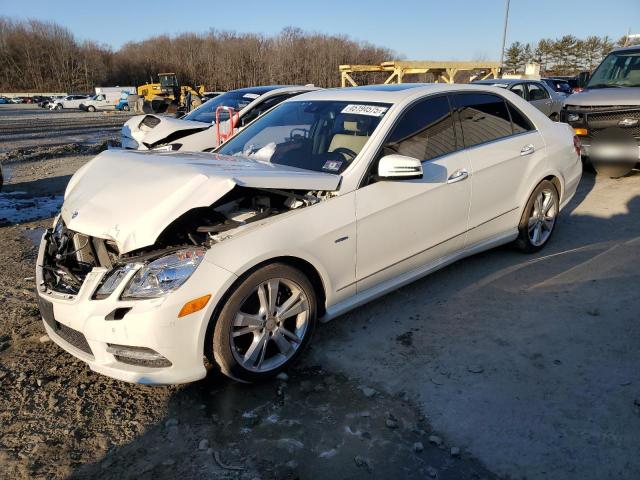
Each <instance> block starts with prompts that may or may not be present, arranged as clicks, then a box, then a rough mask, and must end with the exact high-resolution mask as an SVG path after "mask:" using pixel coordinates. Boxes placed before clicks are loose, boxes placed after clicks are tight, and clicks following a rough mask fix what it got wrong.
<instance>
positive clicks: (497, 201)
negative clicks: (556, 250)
mask: <svg viewBox="0 0 640 480" xmlns="http://www.w3.org/2000/svg"><path fill="white" fill-rule="evenodd" d="M579 150H580V148H579V143H577V140H576V137H574V135H573V132H572V131H571V129H570V128H569V126H568V125H566V124H561V123H554V122H551V121H550V120H549V119H548V118H547V117H546V116H545V115H544V114H542V113H541V112H540V111H539V110H537V109H536V108H534V107H533V106H531V105H530V104H529V103H527V102H526V101H525V100H523V99H522V98H520V97H518V96H517V95H515V94H513V93H511V92H509V91H507V90H504V89H498V88H492V87H488V86H476V85H447V84H431V85H420V84H405V85H382V86H378V85H376V86H369V87H356V88H346V89H333V90H321V91H316V92H310V93H307V94H305V95H301V96H299V97H296V98H292V99H289V100H287V101H285V102H283V103H282V104H281V105H279V106H277V107H276V108H274V109H273V110H271V111H270V112H268V113H266V114H265V115H263V116H262V117H260V118H258V119H257V120H255V121H254V122H253V123H251V125H249V126H248V127H246V128H245V129H244V130H242V131H241V132H239V133H237V134H236V135H235V136H234V137H233V138H231V139H230V140H228V141H227V142H226V143H224V144H223V145H222V146H221V147H220V148H218V149H217V150H216V151H215V153H193V152H187V153H158V152H136V151H129V152H128V151H124V150H108V151H105V152H103V153H101V154H100V155H98V156H97V157H96V158H94V159H93V160H92V161H91V162H89V163H87V164H86V165H84V166H83V167H82V168H81V169H80V170H78V172H77V173H76V174H75V175H74V176H73V178H72V179H71V181H70V183H69V185H68V188H67V191H66V194H65V200H64V204H63V206H62V211H61V214H60V216H59V217H58V218H56V220H55V222H54V225H53V227H52V228H51V229H49V230H47V231H46V233H45V234H44V236H43V239H42V242H41V245H40V249H39V253H38V260H37V269H36V281H37V285H38V289H37V290H38V301H39V307H40V311H41V312H42V317H43V319H44V323H45V329H46V331H47V333H48V334H49V336H50V337H51V338H52V339H53V341H54V342H56V343H57V344H58V345H59V346H61V347H62V348H64V349H65V350H67V351H68V352H69V353H71V354H72V355H75V356H76V357H78V358H80V359H82V360H83V361H85V362H86V363H87V364H89V366H90V367H91V368H92V369H93V370H95V371H96V372H99V373H102V374H105V375H109V376H111V377H114V378H117V379H121V380H126V381H131V382H140V383H148V384H166V383H182V382H190V381H194V380H198V379H201V378H203V377H204V376H205V375H206V368H205V362H204V361H203V358H205V357H207V358H208V360H209V362H211V364H212V365H217V366H218V367H219V368H220V369H221V371H222V372H224V373H225V374H227V375H229V376H230V377H232V378H235V379H239V380H242V381H249V382H250V381H257V380H261V379H265V378H269V377H272V376H274V375H276V374H277V373H278V372H280V371H281V370H283V369H284V368H286V367H287V366H288V365H290V364H291V363H292V362H293V361H295V360H296V358H298V357H299V356H300V354H301V353H302V352H303V351H304V349H305V347H306V346H307V345H308V344H309V342H310V340H311V336H312V333H313V331H314V329H315V327H316V323H317V322H318V321H323V322H324V321H328V320H330V319H333V318H335V317H337V316H339V315H341V314H343V313H345V312H347V311H349V310H351V309H353V308H356V307H358V306H359V305H362V304H364V303H366V302H368V301H370V300H372V299H374V298H377V297H379V296H381V295H384V294H385V293H387V292H390V291H392V290H394V289H396V288H399V287H401V286H403V285H405V284H407V283H409V282H411V281H413V280H415V279H417V278H420V277H422V276H424V275H426V274H428V273H430V272H433V271H435V270H437V269H439V268H441V267H443V266H444V265H447V264H449V263H452V262H454V261H456V260H459V259H461V258H463V257H466V256H469V255H472V254H474V253H477V252H480V251H483V250H486V249H489V248H492V247H495V246H498V245H501V244H505V243H509V242H513V243H514V244H515V246H516V247H517V248H519V249H520V250H522V251H524V252H535V251H538V250H540V249H541V248H543V247H544V246H545V245H546V244H547V243H548V241H549V239H550V237H551V235H552V233H553V231H554V227H555V225H556V221H557V218H558V214H559V212H560V210H561V209H562V208H563V207H564V206H565V205H566V204H567V202H569V200H570V199H571V198H572V196H573V195H574V193H575V191H576V188H577V186H578V182H579V180H580V176H581V172H582V164H581V162H580V151H579ZM114 165H115V166H116V167H114Z"/></svg>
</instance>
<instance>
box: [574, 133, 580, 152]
mask: <svg viewBox="0 0 640 480" xmlns="http://www.w3.org/2000/svg"><path fill="white" fill-rule="evenodd" d="M573 148H575V150H576V154H577V155H578V156H580V155H581V150H582V142H580V137H578V136H577V135H574V136H573Z"/></svg>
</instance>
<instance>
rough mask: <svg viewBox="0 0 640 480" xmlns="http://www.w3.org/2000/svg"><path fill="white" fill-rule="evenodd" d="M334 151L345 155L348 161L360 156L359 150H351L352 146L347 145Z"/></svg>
mask: <svg viewBox="0 0 640 480" xmlns="http://www.w3.org/2000/svg"><path fill="white" fill-rule="evenodd" d="M332 153H340V154H342V155H344V156H345V159H346V160H347V161H348V162H350V161H351V160H353V159H354V158H356V157H357V156H358V153H357V152H354V151H353V150H351V149H350V148H347V147H338V148H336V149H335V150H334V151H333V152H332Z"/></svg>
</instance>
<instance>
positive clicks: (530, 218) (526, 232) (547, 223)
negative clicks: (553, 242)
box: [515, 180, 560, 253]
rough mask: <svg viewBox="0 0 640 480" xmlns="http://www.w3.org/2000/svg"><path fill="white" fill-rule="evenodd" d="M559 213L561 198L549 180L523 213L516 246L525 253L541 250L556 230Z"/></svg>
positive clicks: (533, 195) (539, 186) (542, 183)
mask: <svg viewBox="0 0 640 480" xmlns="http://www.w3.org/2000/svg"><path fill="white" fill-rule="evenodd" d="M547 202H549V203H547ZM559 211H560V198H559V195H558V190H557V189H556V186H555V185H554V184H553V183H551V182H550V181H549V180H543V181H542V182H540V184H538V186H537V187H536V188H535V190H534V191H533V193H532V194H531V196H530V197H529V200H528V201H527V204H526V206H525V208H524V211H523V212H522V218H521V219H520V223H519V224H518V232H519V233H518V238H517V239H516V241H515V246H516V247H517V248H518V249H519V250H521V251H522V252H525V253H534V252H537V251H539V250H541V249H542V248H543V247H544V246H545V245H546V244H547V243H548V242H549V239H550V238H551V235H552V234H553V232H554V230H555V226H556V220H557V218H558V213H559Z"/></svg>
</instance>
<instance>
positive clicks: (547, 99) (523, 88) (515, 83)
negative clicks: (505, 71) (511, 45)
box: [473, 78, 566, 121]
mask: <svg viewBox="0 0 640 480" xmlns="http://www.w3.org/2000/svg"><path fill="white" fill-rule="evenodd" d="M473 83H474V84H481V85H492V86H494V87H500V88H506V89H507V90H510V91H512V92H513V93H515V94H516V95H518V96H519V97H522V98H524V99H525V100H526V101H527V102H529V103H531V104H532V105H533V106H534V107H536V108H537V109H538V110H540V111H541V112H542V113H544V114H545V115H546V116H547V117H549V118H550V119H551V120H554V121H558V120H559V119H560V110H561V109H562V103H563V102H564V99H565V97H566V96H565V95H564V94H560V93H558V92H556V91H554V90H553V89H552V88H551V87H550V86H549V85H547V84H546V83H545V82H542V81H538V80H524V79H513V78H497V79H493V80H480V81H477V82H473Z"/></svg>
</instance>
